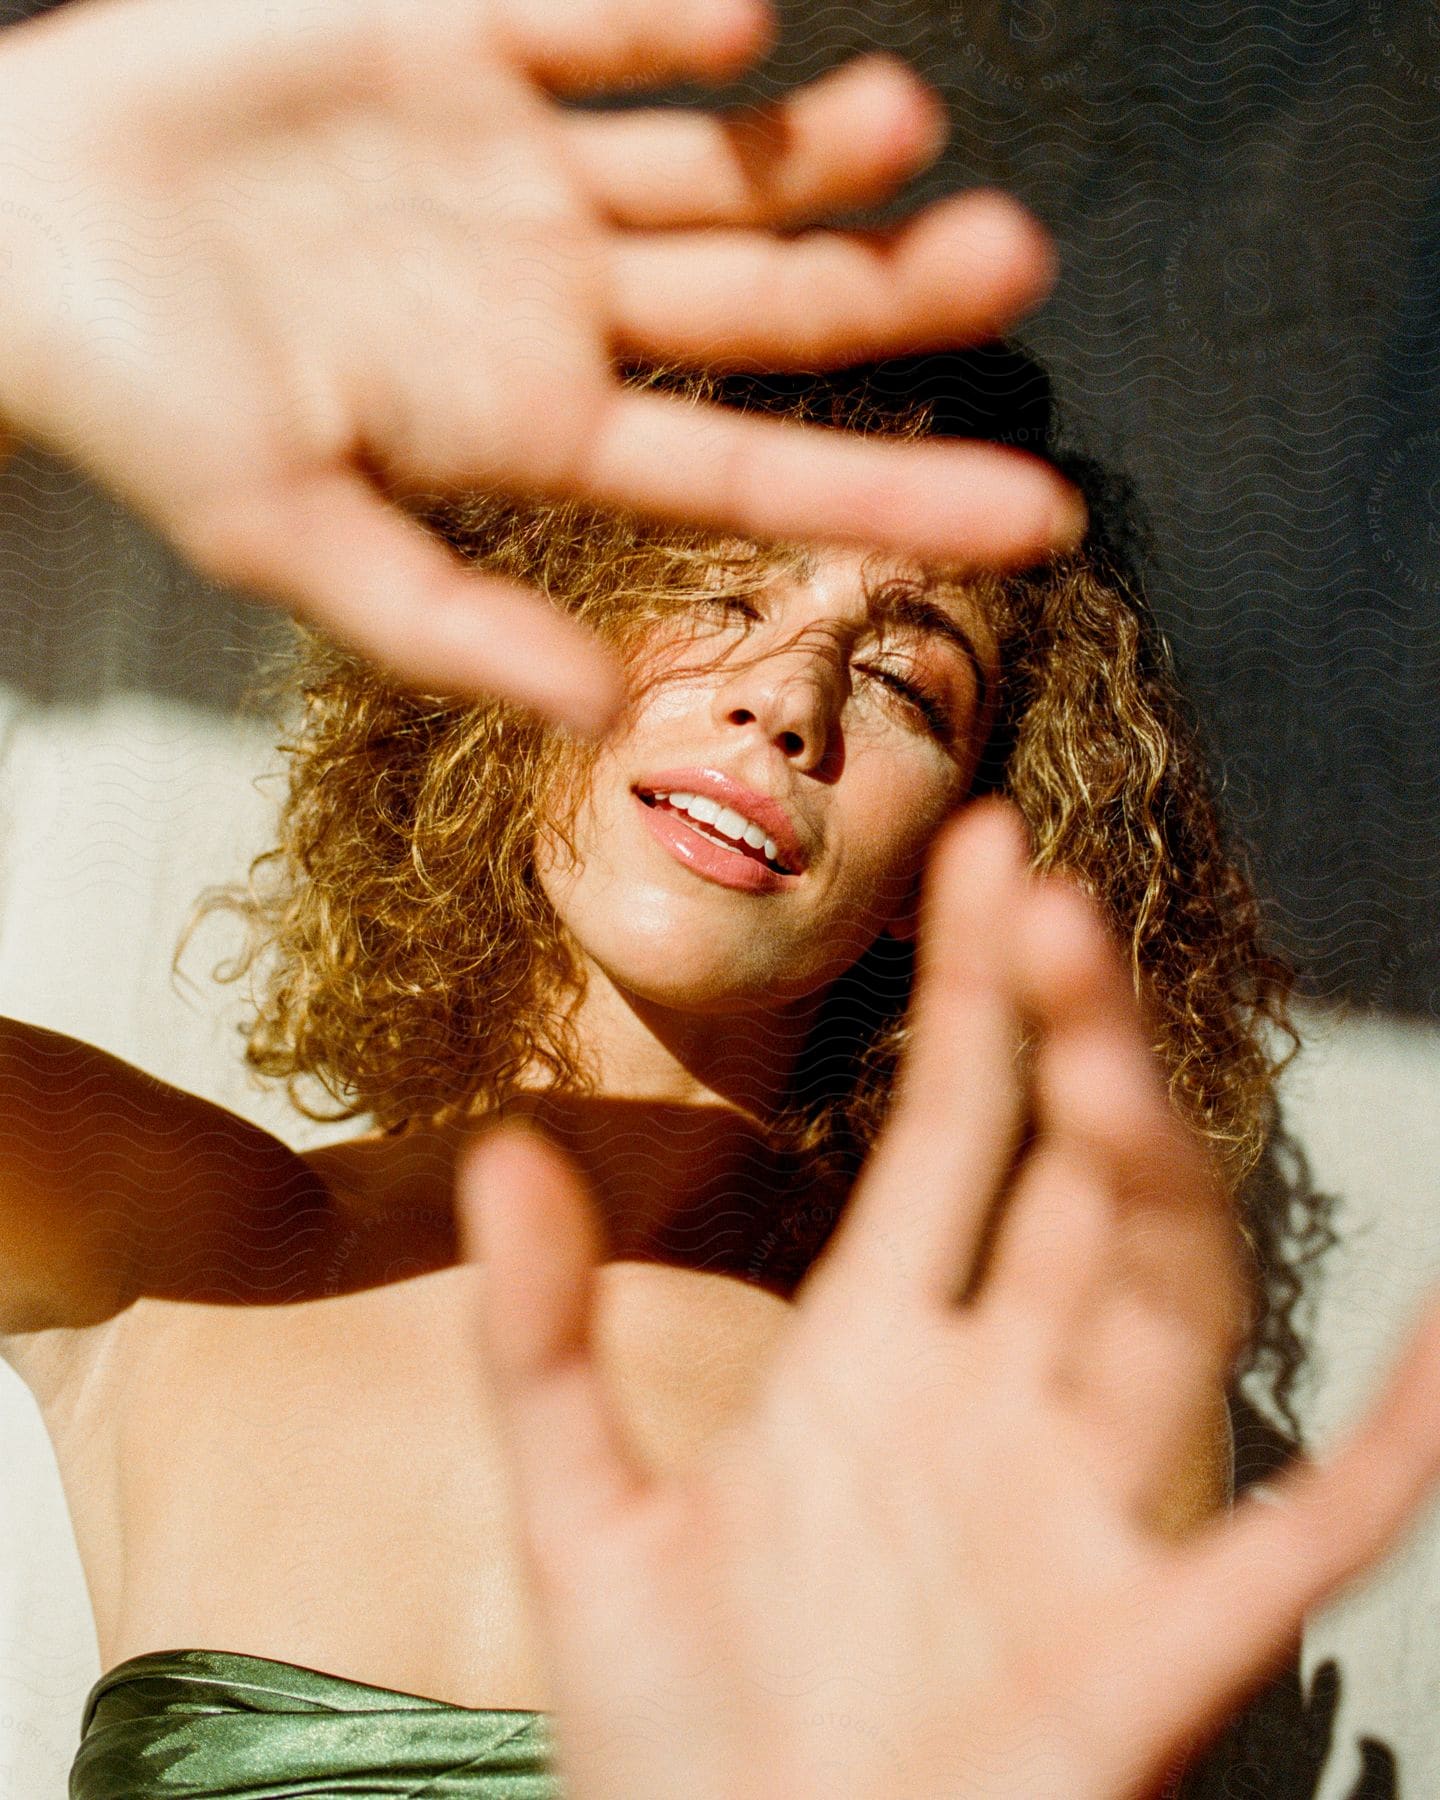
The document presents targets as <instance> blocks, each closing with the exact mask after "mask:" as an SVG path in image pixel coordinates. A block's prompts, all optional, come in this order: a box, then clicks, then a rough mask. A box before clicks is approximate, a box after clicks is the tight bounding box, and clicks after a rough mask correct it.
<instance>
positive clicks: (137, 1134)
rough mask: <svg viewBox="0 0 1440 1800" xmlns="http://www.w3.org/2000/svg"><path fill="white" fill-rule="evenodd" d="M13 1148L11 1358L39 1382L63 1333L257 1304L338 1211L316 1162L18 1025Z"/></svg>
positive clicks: (3, 1113)
mask: <svg viewBox="0 0 1440 1800" xmlns="http://www.w3.org/2000/svg"><path fill="white" fill-rule="evenodd" d="M0 1150H3V1154H0V1352H3V1354H4V1355H5V1356H6V1357H7V1359H8V1360H9V1361H11V1362H12V1363H14V1364H15V1366H16V1367H17V1368H18V1369H19V1370H20V1372H21V1374H22V1375H25V1376H26V1378H27V1379H29V1365H30V1364H31V1362H32V1361H37V1360H44V1361H46V1363H47V1366H48V1364H49V1363H50V1362H51V1361H53V1358H54V1355H55V1349H54V1346H55V1345H56V1343H57V1342H61V1343H63V1341H64V1337H65V1334H67V1333H74V1334H80V1333H84V1332H88V1331H91V1330H93V1328H95V1327H98V1326H102V1325H104V1324H105V1323H106V1322H107V1321H108V1320H111V1319H113V1318H114V1317H116V1316H117V1315H118V1314H120V1313H122V1312H123V1311H124V1310H125V1309H126V1308H127V1307H129V1306H130V1305H131V1304H132V1303H133V1302H134V1301H135V1300H137V1299H139V1298H141V1297H143V1296H147V1295H153V1296H156V1297H164V1298H175V1299H210V1300H214V1301H218V1302H221V1303H225V1302H230V1303H235V1302H243V1301H244V1300H246V1299H247V1298H251V1297H253V1296H252V1294H251V1293H250V1292H249V1289H250V1288H251V1287H253V1286H254V1285H255V1284H257V1283H258V1284H260V1285H262V1286H263V1285H264V1284H265V1283H267V1282H269V1283H272V1284H273V1283H275V1282H276V1281H278V1280H281V1279H283V1276H282V1273H281V1271H282V1268H283V1266H284V1265H283V1262H282V1260H281V1252H282V1251H283V1250H284V1249H285V1248H286V1247H288V1252H289V1254H290V1256H291V1258H292V1261H293V1257H294V1252H295V1249H296V1247H297V1233H299V1234H302V1235H303V1233H304V1232H305V1231H307V1230H315V1229H319V1228H320V1226H321V1224H322V1222H323V1216H324V1214H325V1213H326V1211H327V1207H328V1197H327V1195H326V1191H325V1187H324V1183H323V1182H322V1181H321V1180H320V1178H319V1177H318V1176H317V1175H316V1173H315V1172H314V1171H313V1170H312V1169H310V1167H309V1166H308V1165H307V1164H306V1163H305V1161H304V1160H303V1159H302V1158H301V1157H299V1156H298V1155H296V1153H295V1152H294V1151H292V1150H291V1149H290V1148H289V1147H288V1146H287V1145H285V1144H283V1143H281V1142H280V1140H279V1139H278V1138H275V1137H273V1136H272V1135H271V1134H270V1133H268V1132H266V1131H263V1130H261V1129H260V1128H259V1127H258V1126H256V1125H253V1124H251V1123H250V1122H249V1121H248V1120H245V1119H242V1118H240V1117H238V1116H237V1115H236V1114H234V1113H231V1112H228V1111H226V1110H225V1108H223V1107H220V1106H216V1105H214V1104H212V1103H211V1102H210V1101H207V1100H203V1099H200V1098H199V1097H197V1096H196V1095H193V1094H188V1093H185V1092H183V1091H182V1090H180V1089H178V1088H173V1087H170V1086H168V1085H167V1084H166V1083H164V1082H162V1081H158V1080H156V1079H155V1078H154V1077H153V1076H150V1075H148V1074H146V1073H145V1072H144V1071H143V1070H141V1069H138V1068H135V1067H134V1066H132V1065H131V1064H129V1063H126V1062H124V1061H122V1060H121V1059H120V1058H119V1057H115V1056H111V1055H110V1054H108V1053H107V1052H105V1051H103V1050H99V1049H96V1048H95V1047H94V1046H93V1045H90V1044H84V1043H81V1042H79V1041H78V1040H76V1039H74V1038H68V1037H65V1036H63V1035H61V1034H60V1033H58V1032H53V1031H47V1030H44V1029H42V1028H40V1027H38V1026H33V1025H27V1024H21V1023H18V1022H16V1021H11V1020H3V1021H0ZM242 1242H243V1246H244V1251H245V1253H244V1254H243V1255H242V1256H239V1257H237V1256H236V1254H235V1251H236V1249H237V1246H239V1245H241V1244H242ZM42 1343H43V1344H44V1345H46V1346H47V1347H48V1348H47V1349H46V1350H45V1351H44V1352H43V1353H42V1352H41V1351H40V1350H39V1349H38V1348H37V1346H39V1345H40V1344H42Z"/></svg>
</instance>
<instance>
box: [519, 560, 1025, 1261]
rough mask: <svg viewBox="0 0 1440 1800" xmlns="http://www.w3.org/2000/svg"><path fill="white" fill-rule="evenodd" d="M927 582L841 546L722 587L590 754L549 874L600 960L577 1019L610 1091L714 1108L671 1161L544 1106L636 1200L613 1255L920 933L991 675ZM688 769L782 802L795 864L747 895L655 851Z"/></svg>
mask: <svg viewBox="0 0 1440 1800" xmlns="http://www.w3.org/2000/svg"><path fill="white" fill-rule="evenodd" d="M923 585H924V584H923V578H922V576H921V574H920V571H919V570H918V569H917V568H916V567H914V566H908V565H906V564H905V563H903V562H901V561H899V560H897V559H894V558H891V557H886V556H877V555H875V554H873V553H872V554H869V555H866V554H863V553H861V552H858V551H843V550H825V551H817V552H815V553H813V554H811V555H810V556H809V557H808V558H807V559H805V561H804V562H803V563H802V564H800V566H799V567H798V568H797V569H796V570H795V571H794V572H793V573H789V574H786V575H784V576H782V577H778V578H777V579H776V580H774V581H773V582H772V583H771V584H770V585H769V586H768V587H767V588H766V589H765V590H764V591H763V592H762V594H761V595H759V596H758V597H745V598H743V599H740V598H737V597H735V596H732V595H727V593H726V592H725V590H724V587H723V585H721V584H719V583H717V584H716V585H715V588H714V592H713V594H712V595H711V596H708V597H706V598H704V599H702V600H700V601H699V602H698V603H697V608H696V615H695V617H694V619H693V623H692V622H689V621H687V623H686V624H685V625H683V626H681V625H677V626H676V628H675V629H674V631H673V633H672V632H668V631H667V633H666V635H665V637H663V638H662V639H660V640H659V641H657V642H656V643H654V644H653V645H652V650H653V660H651V661H650V662H649V663H648V664H647V667H648V668H649V670H650V671H651V672H652V673H653V672H656V671H657V670H658V671H659V674H660V678H659V679H656V680H651V681H648V682H642V683H641V684H640V694H639V697H638V699H637V701H636V703H635V705H634V706H633V707H632V708H631V710H630V713H629V715H628V717H627V718H626V720H625V721H624V722H623V724H622V726H621V727H620V728H619V729H617V731H616V732H615V733H613V734H612V736H611V738H610V740H609V741H608V742H607V744H606V745H605V747H604V749H603V751H602V753H601V754H600V756H599V759H598V760H597V762H596V764H595V767H594V771H593V775H592V778H591V780H590V782H589V786H588V789H587V794H586V798H585V801H584V803H583V805H582V808H581V810H580V813H579V815H578V817H577V820H576V824H575V829H574V831H573V834H572V837H573V843H574V847H575V852H576V854H575V856H574V857H573V858H571V857H570V856H569V855H568V853H566V852H565V851H564V850H563V849H562V848H561V847H560V846H559V845H557V844H555V843H554V842H553V841H551V842H549V843H542V845H541V848H540V855H539V859H538V860H539V870H540V876H541V881H542V884H543V885H544V887H545V890H546V892H547V894H548V895H549V897H550V899H551V901H552V903H553V905H554V906H555V908H556V911H557V912H558V914H559V916H560V918H561V920H562V921H563V923H564V925H565V927H566V928H567V930H568V932H569V934H570V936H571V938H572V940H573V942H574V944H575V945H576V947H577V948H578V951H579V953H580V957H581V960H582V964H583V967H584V970H585V977H586V985H585V996H584V999H583V1002H582V1004H581V1007H580V1009H579V1013H578V1023H579V1027H580V1033H581V1039H582V1042H583V1043H584V1045H585V1048H586V1052H587V1054H588V1056H589V1057H590V1059H591V1063H592V1067H593V1069H594V1071H595V1074H596V1077H597V1085H598V1087H599V1089H600V1091H601V1092H602V1093H603V1094H604V1095H605V1096H606V1100H607V1102H613V1101H627V1102H633V1103H641V1104H643V1105H645V1106H649V1107H665V1108H669V1107H685V1108H688V1109H698V1111H699V1112H700V1113H701V1114H703V1124H702V1119H701V1118H700V1117H696V1116H695V1115H694V1113H693V1112H692V1122H691V1123H690V1124H689V1125H687V1129H686V1132H685V1135H684V1140H683V1144H682V1145H677V1144H676V1142H675V1140H674V1139H673V1138H672V1139H670V1140H669V1141H668V1142H667V1145H666V1154H665V1156H664V1158H663V1159H657V1157H656V1155H655V1149H654V1144H653V1142H651V1141H650V1140H649V1139H648V1137H647V1136H646V1135H645V1134H643V1133H641V1134H637V1133H636V1131H635V1120H636V1114H635V1112H634V1111H628V1113H627V1115H620V1114H617V1113H616V1111H615V1110H614V1108H613V1106H611V1105H608V1104H607V1105H605V1106H599V1105H597V1106H593V1107H588V1108H577V1107H576V1106H575V1104H574V1103H573V1102H566V1103H564V1105H557V1104H555V1103H549V1104H547V1105H546V1107H545V1108H544V1110H543V1116H544V1118H545V1121H546V1123H547V1124H548V1125H549V1126H550V1127H551V1129H553V1130H557V1131H558V1132H559V1133H560V1135H561V1136H562V1137H563V1138H564V1139H565V1141H566V1142H567V1143H568V1144H569V1145H570V1147H571V1148H572V1150H574V1151H576V1152H577V1153H578V1154H579V1155H580V1157H581V1160H582V1161H583V1162H584V1163H586V1164H587V1165H589V1167H590V1168H591V1170H592V1173H593V1174H594V1175H595V1178H596V1179H597V1180H598V1182H599V1185H600V1187H601V1189H602V1192H604V1191H609V1192H610V1193H611V1194H612V1195H614V1196H618V1195H621V1194H623V1196H624V1219H625V1227H624V1232H623V1236H622V1237H621V1238H620V1239H619V1240H618V1241H619V1242H622V1243H624V1244H626V1245H627V1246H629V1247H630V1249H631V1250H632V1251H634V1250H637V1249H638V1248H639V1247H640V1245H641V1243H642V1242H643V1238H644V1231H645V1227H644V1225H643V1224H642V1221H644V1220H649V1221H651V1222H652V1223H653V1222H657V1221H658V1219H659V1218H661V1217H663V1216H665V1215H666V1214H667V1213H668V1212H670V1210H671V1209H672V1207H674V1206H677V1205H679V1204H681V1203H682V1201H681V1197H682V1196H686V1197H687V1203H688V1204H690V1205H692V1206H694V1205H696V1204H700V1205H703V1200H702V1201H697V1198H696V1195H697V1192H698V1189H697V1185H696V1184H697V1182H698V1180H699V1177H700V1174H701V1173H702V1171H703V1172H704V1173H706V1174H707V1175H708V1176H709V1178H710V1185H711V1187H712V1188H715V1187H717V1186H718V1187H719V1188H721V1189H723V1188H724V1187H725V1186H726V1180H725V1176H726V1169H727V1166H730V1165H733V1161H734V1158H735V1157H736V1156H738V1155H740V1154H741V1153H742V1152H743V1149H744V1146H745V1144H746V1143H747V1141H748V1140H749V1137H750V1133H749V1132H748V1130H747V1129H745V1126H744V1120H745V1119H746V1118H747V1117H750V1116H763V1115H764V1113H765V1111H766V1110H767V1108H768V1107H770V1106H771V1105H772V1104H773V1103H774V1102H775V1100H776V1099H777V1097H778V1096H779V1095H780V1093H781V1091H782V1089H783V1087H784V1084H785V1082H786V1080H787V1078H788V1076H789V1073H790V1069H791V1066H792V1063H793V1059H794V1056H795V1054H796V1053H797V1051H798V1049H799V1047H800V1045H801V1043H802V1041H803V1038H804V1033H805V1031H806V1029H807V1027H808V1025H809V1022H810V1020H811V1018H812V1016H813V1013H814V1009H815V1007H816V1005H817V1004H818V1002H819V1000H820V999H821V998H822V997H823V994H824V992H825V989H826V988H827V986H828V985H829V984H830V983H831V982H832V981H834V980H835V978H836V977H837V976H839V975H840V974H842V973H843V972H844V971H845V970H846V969H848V968H849V967H850V966H851V965H852V964H853V963H854V962H855V961H856V960H857V959H858V958H859V957H860V956H861V955H862V954H863V952H864V951H865V949H866V948H867V947H868V946H869V944H870V943H871V942H872V941H873V940H874V939H875V937H876V936H877V935H878V934H879V933H880V932H882V931H890V932H892V933H894V934H896V935H902V936H907V937H908V936H909V935H911V934H912V933H913V930H914V923H915V921H914V908H915V895H916V890H917V880H918V875H919V871H920V869H921V867H922V865H923V862H924V857H925V852H926V849H927V847H928V845H929V843H930V841H931V839H932V838H933V836H934V834H935V831H936V829H937V828H938V826H939V825H940V823H941V822H942V821H943V820H944V819H945V818H946V816H947V815H948V814H950V813H951V812H952V811H953V810H954V809H955V808H956V806H957V805H959V804H960V802H961V801H962V800H963V799H964V797H965V794H966V793H967V792H968V789H969V785H970V782H971V780H972V778H973V773H974V766H975V760H976V756H977V754H978V749H979V746H980V744H981V742H982V741H983V736H984V731H985V729H986V725H987V723H988V717H989V713H990V709H991V704H992V699H993V693H994V688H995V683H996V669H995V663H996V647H995V640H994V637H993V634H992V632H991V631H990V630H989V628H988V626H987V624H986V621H985V619H984V618H983V616H982V615H981V612H980V609H979V607H978V606H977V605H976V603H975V602H974V600H973V599H971V598H970V597H969V596H968V595H966V594H965V593H964V592H962V591H960V590H958V589H954V588H950V587H945V586H939V585H937V586H936V587H935V588H934V589H933V590H931V591H927V592H926V593H925V596H924V599H925V603H926V605H928V607H929V609H930V616H929V617H927V616H926V613H925V610H924V607H922V606H919V605H917V603H916V602H917V599H918V597H919V595H920V593H921V589H922V587H923ZM689 767H696V768H701V769H715V770H719V771H720V772H722V773H724V774H728V775H730V776H733V777H735V778H737V779H738V780H740V781H742V782H743V783H745V785H746V786H747V787H749V788H751V789H753V790H755V791H756V792H757V793H759V794H761V795H763V796H765V797H768V798H771V799H773V800H776V801H778V802H779V803H780V805H781V806H783V807H784V809H785V811H786V813H787V814H788V815H789V818H790V820H791V822H792V824H793V827H794V831H795V834H796V837H797V838H798V840H799V842H800V845H801V846H802V848H803V851H804V854H805V858H806V862H805V867H804V870H803V872H802V873H800V874H798V875H795V876H791V877H786V878H785V879H784V880H783V881H782V882H781V883H780V885H779V886H778V888H777V890H776V891H771V892H764V893H750V892H745V891H737V890H735V889H733V888H730V887H727V886H724V885H722V884H721V883H720V882H718V881H716V880H713V879H710V878H707V877H706V876H705V875H704V874H703V873H699V872H697V871H696V870H695V869H694V868H692V867H689V866H687V865H686V864H685V863H684V862H682V861H680V860H677V858H676V857H675V856H674V855H672V854H671V853H670V852H669V851H668V850H666V849H665V848H664V847H663V846H662V845H661V844H660V843H659V842H657V841H656V838H655V836H654V835H653V834H652V832H651V830H650V829H649V828H648V825H647V820H646V817H645V803H644V800H643V799H642V798H641V796H640V794H638V793H637V791H636V790H637V788H642V789H643V787H644V784H645V783H646V782H647V780H648V779H649V778H650V777H651V776H652V775H653V774H654V772H656V771H661V770H671V769H677V768H689ZM737 1109H738V1111H737ZM577 1113H583V1114H584V1115H585V1116H586V1120H587V1122H586V1125H585V1127H584V1128H583V1129H581V1128H579V1127H577V1123H576V1119H577ZM602 1119H603V1121H604V1122H605V1123H604V1125H603V1126H602V1124H601V1120H602ZM690 1152H693V1154H691V1153H690ZM612 1224H614V1225H616V1226H617V1227H618V1224H619V1221H618V1220H614V1219H612Z"/></svg>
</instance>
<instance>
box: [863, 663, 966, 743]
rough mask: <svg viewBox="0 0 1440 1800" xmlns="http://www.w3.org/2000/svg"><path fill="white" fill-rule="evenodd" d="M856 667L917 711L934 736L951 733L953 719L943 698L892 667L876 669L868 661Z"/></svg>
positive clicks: (947, 735)
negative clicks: (937, 696)
mask: <svg viewBox="0 0 1440 1800" xmlns="http://www.w3.org/2000/svg"><path fill="white" fill-rule="evenodd" d="M856 667H857V668H858V669H859V672H860V673H861V674H862V675H869V676H871V677H872V678H873V679H874V680H876V681H878V682H880V683H881V685H882V686H884V687H886V688H888V689H889V690H890V692H891V693H893V694H895V695H896V696H897V697H898V698H900V699H901V700H904V701H905V703H906V704H907V705H908V706H910V707H912V708H913V709H914V711H915V712H917V713H919V715H920V717H921V718H922V719H924V721H925V723H926V725H927V726H928V727H929V728H930V730H931V731H933V732H934V733H935V735H936V737H939V738H948V737H950V736H951V735H952V734H953V732H954V729H955V720H954V718H953V717H952V715H951V712H950V708H949V707H948V706H946V705H945V703H944V701H943V700H937V699H936V697H935V695H934V694H928V693H926V691H925V690H924V688H919V687H916V686H915V685H914V683H913V682H909V681H907V680H906V679H905V677H904V676H903V675H897V674H896V673H895V671H894V670H893V669H877V668H875V667H874V666H873V665H872V664H868V663H866V664H857V665H856Z"/></svg>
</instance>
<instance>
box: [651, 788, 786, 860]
mask: <svg viewBox="0 0 1440 1800" xmlns="http://www.w3.org/2000/svg"><path fill="white" fill-rule="evenodd" d="M635 792H636V795H637V797H638V798H639V799H640V800H642V801H643V802H644V804H645V805H646V806H649V807H652V808H654V809H656V810H657V811H662V812H668V813H676V814H678V815H679V816H680V818H681V819H683V821H684V823H685V825H686V826H687V827H688V829H689V830H691V831H693V832H694V833H695V834H696V835H697V836H698V837H702V838H704V839H705V840H706V842H707V843H711V844H714V845H716V846H717V847H718V848H719V849H721V850H728V851H730V852H731V853H732V854H733V855H735V856H740V857H744V858H746V859H747V860H749V861H750V862H753V863H758V864H760V866H761V867H762V868H766V869H769V870H770V871H771V873H772V874H775V875H793V874H794V873H795V871H794V870H793V869H790V868H787V867H786V865H785V864H784V863H783V862H781V861H780V851H779V846H778V845H777V844H776V842H775V840H774V838H772V837H767V836H766V834H765V832H764V831H763V830H762V829H761V828H760V826H758V825H757V824H755V822H754V821H753V820H752V819H747V818H746V817H745V816H744V814H743V813H738V812H736V811H735V809H734V808H733V807H729V806H721V805H720V804H719V802H718V801H715V800H711V799H709V798H708V797H707V796H706V795H704V794H687V793H683V792H675V793H664V792H656V793H649V792H647V791H646V790H645V789H644V788H637V789H636V790H635Z"/></svg>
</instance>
